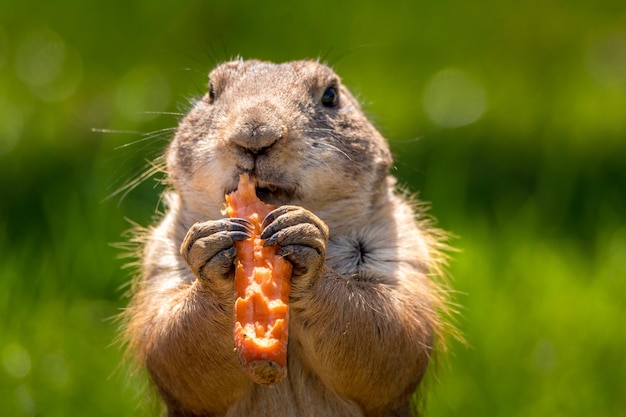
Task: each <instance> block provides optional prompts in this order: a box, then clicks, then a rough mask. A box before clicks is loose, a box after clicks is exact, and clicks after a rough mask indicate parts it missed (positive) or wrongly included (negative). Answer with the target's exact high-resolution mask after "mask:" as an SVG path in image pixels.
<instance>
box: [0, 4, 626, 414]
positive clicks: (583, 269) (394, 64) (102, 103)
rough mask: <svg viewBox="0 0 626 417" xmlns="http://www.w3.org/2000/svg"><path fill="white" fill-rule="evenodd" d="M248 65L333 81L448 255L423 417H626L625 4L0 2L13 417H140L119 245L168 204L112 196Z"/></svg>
mask: <svg viewBox="0 0 626 417" xmlns="http://www.w3.org/2000/svg"><path fill="white" fill-rule="evenodd" d="M238 55H241V56H243V57H245V58H253V57H256V58H262V59H267V60H274V61H285V60H291V59H299V58H317V57H320V58H321V59H323V60H324V61H326V62H328V63H330V64H331V65H332V66H333V67H334V68H335V69H336V70H337V72H338V73H339V74H340V75H342V77H343V80H344V82H345V83H346V84H347V85H348V86H349V87H350V88H351V89H352V90H353V91H354V92H355V93H356V94H357V95H358V96H359V97H360V98H361V99H362V101H363V102H364V106H365V108H366V110H367V112H368V113H369V114H370V115H371V116H372V118H373V120H375V122H376V124H377V125H378V126H380V129H381V131H382V132H383V133H384V134H385V135H386V136H387V137H388V138H389V140H390V142H391V146H392V149H393V152H394V154H395V156H396V165H395V168H394V170H395V174H396V175H397V176H398V177H399V178H400V180H401V181H402V183H403V184H406V185H407V186H408V187H410V189H411V190H413V191H415V192H418V191H419V193H420V196H421V198H422V199H424V200H426V201H430V202H431V203H432V209H431V212H432V214H433V215H435V216H436V217H437V218H438V219H439V226H441V227H442V228H445V229H447V230H450V231H452V232H453V233H455V234H456V235H457V236H458V237H457V238H456V239H455V240H454V241H453V244H454V245H455V246H456V247H458V248H460V251H459V252H458V253H456V254H455V255H454V260H453V262H452V263H451V264H450V273H451V275H452V276H453V277H454V280H453V287H454V288H455V290H457V291H458V293H457V294H456V295H455V300H456V302H457V303H459V304H460V306H461V307H460V308H459V313H460V314H459V316H458V327H459V328H460V329H461V331H462V332H463V333H464V335H465V338H466V340H467V344H466V345H464V344H461V343H456V342H454V343H452V345H451V353H450V356H449V359H448V361H447V362H446V364H445V365H444V366H443V367H441V370H440V371H438V372H437V373H436V375H435V376H434V377H433V378H431V382H430V383H429V386H428V389H427V391H428V399H427V402H426V406H425V408H426V414H427V415H430V416H456V415H470V416H479V415H482V416H540V415H550V416H560V415H562V416H589V415H598V416H600V415H601V416H626V358H625V352H626V328H625V327H626V326H625V325H624V323H625V315H626V314H625V313H626V279H625V278H626V223H625V218H626V216H625V213H624V212H625V208H626V6H624V2H623V0H612V1H611V0H599V1H594V2H590V1H581V0H572V1H565V0H561V1H558V0H531V1H527V2H512V1H493V0H477V1H472V2H468V1H454V0H440V1H437V2H435V1H431V0H423V1H407V0H405V1H402V0H400V1H397V2H392V1H386V2H369V3H368V2H361V1H343V2H340V1H329V0H319V1H315V2H300V3H297V2H292V3H288V2H280V1H275V0H266V1H264V2H249V3H245V2H242V1H230V2H226V1H222V2H218V1H204V2H199V1H197V2H182V1H174V0H164V1H146V0H131V1H125V2H122V1H109V2H85V1H77V0H56V1H53V2H44V1H39V2H32V1H29V0H26V1H16V0H3V1H2V2H1V3H0V196H1V197H0V254H1V255H0V259H1V261H0V317H1V319H0V408H1V409H2V411H1V412H0V414H2V415H6V416H68V415H74V416H79V415H84V416H123V415H150V414H151V411H152V410H153V409H152V408H151V407H150V406H145V405H143V404H144V403H145V401H143V400H142V399H141V398H142V397H143V396H144V391H143V390H142V389H141V388H140V386H141V384H140V383H139V382H138V381H137V380H133V379H130V380H129V378H128V372H127V367H126V366H124V365H119V363H120V362H121V356H122V352H121V350H120V348H119V347H118V346H117V345H116V344H115V343H114V342H113V340H114V337H115V332H116V323H115V321H114V320H112V317H114V316H115V315H116V314H117V313H118V312H119V311H120V309H121V308H123V307H124V305H125V304H126V302H127V300H126V299H125V298H124V284H125V283H126V282H127V281H128V280H129V279H130V272H129V271H128V270H123V269H122V266H123V265H124V264H125V263H126V262H127V261H128V260H125V259H120V257H119V255H120V253H121V251H120V250H119V249H116V248H115V247H114V246H115V243H116V242H122V241H123V240H124V237H123V236H122V234H123V232H124V230H126V229H128V227H129V226H130V223H129V222H128V221H127V219H130V220H132V221H135V222H138V223H140V224H143V225H147V224H149V223H150V222H151V220H152V219H153V218H154V216H155V215H156V213H157V211H158V207H159V193H160V191H161V188H160V186H159V184H158V181H156V180H157V179H158V176H157V177H150V178H147V179H145V180H143V181H142V182H141V184H139V185H138V186H137V187H135V188H134V189H132V190H128V189H125V188H123V186H124V185H125V184H127V183H129V182H132V181H133V180H134V179H136V178H138V177H141V174H142V173H144V172H146V169H147V167H148V166H149V161H150V160H152V159H154V158H155V157H157V156H158V155H159V154H160V153H161V152H162V150H163V148H164V146H166V144H167V142H168V140H169V138H170V137H171V134H172V132H171V130H170V128H172V127H174V126H175V125H176V122H177V119H178V116H177V115H176V114H163V113H178V112H181V111H184V109H185V108H186V106H187V103H188V100H189V99H190V98H193V97H197V96H199V95H200V94H202V93H203V91H204V90H205V85H206V81H207V80H206V73H207V72H208V70H209V69H210V68H211V67H212V66H214V65H215V64H216V63H217V62H220V61H223V60H226V59H228V58H231V57H235V56H238ZM94 129H95V130H94ZM101 130H115V131H117V132H118V133H105V132H102V131H101ZM150 132H154V134H151V133H150ZM120 190H121V191H120ZM126 191H129V192H126Z"/></svg>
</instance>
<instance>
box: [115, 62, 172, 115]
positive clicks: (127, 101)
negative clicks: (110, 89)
mask: <svg viewBox="0 0 626 417" xmlns="http://www.w3.org/2000/svg"><path fill="white" fill-rule="evenodd" d="M169 100H170V86H169V83H168V81H167V79H166V78H165V77H164V76H163V75H162V74H161V73H160V72H159V71H158V70H157V69H156V68H153V67H149V66H147V67H138V68H134V69H133V70H131V71H130V72H129V73H128V74H126V76H125V77H124V78H123V79H122V81H121V82H120V84H119V86H118V88H117V92H116V95H115V104H116V107H117V109H118V110H119V111H120V112H121V113H122V114H123V115H124V116H125V117H126V118H128V119H130V120H134V121H145V120H150V119H154V118H155V117H156V116H157V114H155V113H156V112H161V111H164V110H165V109H166V108H167V105H168V104H169Z"/></svg>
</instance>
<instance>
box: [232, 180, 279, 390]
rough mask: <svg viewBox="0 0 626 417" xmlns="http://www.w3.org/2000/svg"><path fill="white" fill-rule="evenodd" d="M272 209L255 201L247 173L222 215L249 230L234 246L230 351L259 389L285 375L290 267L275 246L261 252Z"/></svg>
mask: <svg viewBox="0 0 626 417" xmlns="http://www.w3.org/2000/svg"><path fill="white" fill-rule="evenodd" d="M274 209H275V207H274V206H272V205H269V204H265V203H264V202H262V201H261V200H259V199H258V197H257V196H256V191H255V184H254V182H252V181H250V178H249V177H248V174H242V175H241V177H240V178H239V186H238V188H237V190H236V191H234V192H232V193H230V194H228V195H227V196H226V213H227V214H228V215H229V216H230V217H239V218H244V219H247V220H249V221H250V222H251V223H252V224H253V225H254V232H253V233H252V237H251V238H250V239H246V240H244V241H240V242H236V243H235V247H236V248H237V259H236V260H235V296H236V297H237V298H236V301H235V328H234V337H235V349H236V351H237V354H238V356H239V362H240V363H241V367H242V369H243V370H244V372H245V373H246V374H247V375H248V377H249V378H250V379H251V380H252V381H254V382H256V383H258V384H263V385H270V384H274V383H276V382H279V381H280V380H282V379H283V378H284V377H285V375H286V374H287V339H288V332H287V330H288V322H289V308H288V305H287V303H288V301H289V290H290V288H291V264H290V263H289V262H288V261H286V260H285V259H284V258H283V257H282V256H279V255H276V252H277V251H278V249H279V248H278V246H268V247H263V243H264V242H265V240H264V239H261V238H260V237H259V236H260V235H261V232H262V230H261V222H262V221H263V219H264V218H265V216H266V215H267V214H268V213H269V212H270V211H272V210H274Z"/></svg>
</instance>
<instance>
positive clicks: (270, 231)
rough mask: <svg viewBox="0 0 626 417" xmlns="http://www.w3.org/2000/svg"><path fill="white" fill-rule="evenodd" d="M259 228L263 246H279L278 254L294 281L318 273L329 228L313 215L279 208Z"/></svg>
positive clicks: (305, 211) (304, 211)
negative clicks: (287, 265)
mask: <svg viewBox="0 0 626 417" xmlns="http://www.w3.org/2000/svg"><path fill="white" fill-rule="evenodd" d="M261 228H263V232H262V233H261V238H262V239H267V240H266V241H265V246H272V245H278V246H280V249H279V251H278V254H279V255H282V256H284V257H285V259H287V260H288V261H289V262H291V263H292V264H293V276H294V277H302V276H306V275H310V274H311V273H313V274H317V273H319V271H321V269H322V267H323V266H324V261H325V259H326V245H327V243H328V227H327V226H326V224H325V223H324V222H323V221H322V220H321V219H320V218H319V217H317V216H316V215H315V214H313V213H312V212H310V211H308V210H306V209H304V208H302V207H298V206H281V207H279V208H277V209H275V210H273V211H272V212H270V213H269V214H268V215H267V216H266V217H265V219H264V220H263V223H262V224H261Z"/></svg>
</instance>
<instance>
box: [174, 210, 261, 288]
mask: <svg viewBox="0 0 626 417" xmlns="http://www.w3.org/2000/svg"><path fill="white" fill-rule="evenodd" d="M252 227H253V226H252V224H251V223H250V222H249V221H247V220H245V219H237V218H233V219H220V220H209V221H206V222H201V223H196V224H194V225H193V226H191V228H189V231H188V232H187V235H186V236H185V239H184V240H183V243H182V245H181V247H180V254H181V255H182V257H183V259H184V260H185V262H187V264H188V265H189V268H190V269H191V271H192V272H193V273H194V275H195V276H196V277H197V278H200V279H203V280H205V281H211V280H212V279H215V278H226V277H227V276H228V273H229V272H230V270H231V268H232V266H233V261H234V260H235V257H236V256H237V249H235V247H234V244H235V242H237V241H240V240H245V239H248V238H249V237H250V231H251V229H252Z"/></svg>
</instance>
